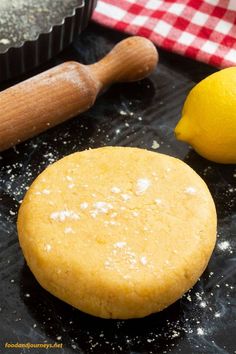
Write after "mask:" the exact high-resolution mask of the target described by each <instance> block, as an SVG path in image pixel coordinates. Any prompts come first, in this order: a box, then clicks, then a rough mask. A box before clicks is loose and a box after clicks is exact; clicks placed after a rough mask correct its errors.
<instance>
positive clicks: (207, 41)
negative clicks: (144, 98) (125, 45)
mask: <svg viewBox="0 0 236 354" xmlns="http://www.w3.org/2000/svg"><path fill="white" fill-rule="evenodd" d="M93 20H95V21H96V22H98V23H100V24H102V25H105V26H107V27H111V28H113V29H116V30H119V31H123V32H127V33H130V34H135V35H140V36H144V37H147V38H149V39H151V40H152V41H153V42H154V43H156V44H157V45H158V46H159V47H162V48H165V49H167V50H170V51H173V52H176V53H179V54H182V55H184V56H188V57H191V58H193V59H196V60H199V61H202V62H205V63H208V64H211V65H214V66H217V67H221V68H223V67H228V66H235V65H236V0H204V1H200V0H178V1H174V0H136V1H135V0H118V1H115V0H98V5H97V8H96V10H95V12H94V14H93Z"/></svg>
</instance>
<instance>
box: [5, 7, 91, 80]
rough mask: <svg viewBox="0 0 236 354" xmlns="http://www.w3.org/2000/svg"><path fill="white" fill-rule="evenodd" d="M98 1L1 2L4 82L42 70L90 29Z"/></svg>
mask: <svg viewBox="0 0 236 354" xmlns="http://www.w3.org/2000/svg"><path fill="white" fill-rule="evenodd" d="M96 3H97V0H54V1H51V0H38V1H35V0H1V1H0V81H4V80H8V79H12V78H14V77H16V76H19V75H21V74H24V73H26V72H28V71H29V70H31V69H33V68H35V67H37V66H39V65H40V64H42V63H44V62H46V61H47V60H49V59H51V58H52V57H54V56H56V55H57V54H58V53H59V52H60V51H62V50H63V49H64V48H66V47H67V46H68V45H69V44H71V43H72V42H73V40H74V39H75V38H76V37H77V36H78V34H79V33H81V31H82V30H83V29H84V28H85V27H86V26H87V24H88V21H89V19H90V17H91V15H92V12H93V10H94V8H95V6H96Z"/></svg>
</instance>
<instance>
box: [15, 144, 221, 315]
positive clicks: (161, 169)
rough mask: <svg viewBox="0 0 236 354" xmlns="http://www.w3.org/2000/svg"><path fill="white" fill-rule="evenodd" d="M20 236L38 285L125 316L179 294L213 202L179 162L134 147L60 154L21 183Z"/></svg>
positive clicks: (193, 274) (199, 264) (187, 283)
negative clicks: (23, 188) (24, 190)
mask: <svg viewBox="0 0 236 354" xmlns="http://www.w3.org/2000/svg"><path fill="white" fill-rule="evenodd" d="M18 233H19V240H20V244H21V247H22V250H23V253H24V256H25V258H26V261H27V263H28V266H29V267H30V269H31V271H32V272H33V274H34V275H35V277H36V279H37V280H38V282H39V283H40V284H41V286H42V287H43V288H45V289H46V290H48V291H49V292H50V293H52V294H53V295H55V296H57V297H58V298H60V299H61V300H64V301H65V302H67V303H68V304H71V305H73V306H74V307H76V308H78V309H80V310H81V311H84V312H87V313H89V314H92V315H95V316H99V317H103V318H120V319H126V318H135V317H143V316H146V315H149V314H151V313H154V312H157V311H161V310H163V309H164V308H166V307H167V306H169V305H170V304H172V303H173V302H175V301H176V300H177V299H179V298H180V297H181V296H182V295H183V294H184V293H185V292H186V291H187V290H188V289H190V288H191V287H192V286H193V285H194V284H195V283H196V281H197V280H198V278H199V276H200V275H201V274H202V273H203V271H204V269H205V268H206V266H207V263H208V261H209V258H210V256H211V253H212V251H213V248H214V245H215V240H216V212H215V206H214V202H213V200H212V197H211V195H210V192H209V191H208V189H207V186H206V184H205V183H204V182H203V180H202V179H201V178H200V177H199V176H198V175H197V174H196V173H195V172H194V171H193V170H192V169H191V168H190V167H189V166H188V165H186V164H185V163H184V162H182V161H180V160H178V159H175V158H173V157H170V156H167V155H163V154H158V153H154V152H150V151H146V150H143V149H137V148H127V147H105V148H99V149H94V150H87V151H83V152H78V153H75V154H72V155H69V156H67V157H65V158H63V159H61V160H59V161H58V162H56V163H54V164H52V165H51V166H49V167H48V168H47V169H46V170H45V171H44V172H43V173H41V174H40V175H39V176H38V178H36V180H35V181H34V183H33V184H32V185H31V187H30V188H29V190H28V192H27V193H26V196H25V198H24V201H23V203H22V205H21V208H20V211H19V217H18Z"/></svg>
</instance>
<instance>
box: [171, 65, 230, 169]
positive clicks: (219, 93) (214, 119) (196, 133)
mask: <svg viewBox="0 0 236 354" xmlns="http://www.w3.org/2000/svg"><path fill="white" fill-rule="evenodd" d="M175 136H176V138H177V139H178V140H182V141H185V142H187V143H189V144H190V145H192V147H193V148H194V149H195V150H196V151H197V152H198V153H199V154H200V155H202V156H203V157H205V158H207V159H208V160H211V161H215V162H220V163H236V67H232V68H228V69H224V70H221V71H218V72H216V73H214V74H212V75H210V76H208V77H207V78H206V79H204V80H202V81H201V82H200V83H199V84H197V85H196V86H195V87H194V88H193V89H192V90H191V91H190V93H189V95H188V97H187V99H186V101H185V103H184V107H183V111H182V118H181V119H180V121H179V123H178V124H177V126H176V128H175Z"/></svg>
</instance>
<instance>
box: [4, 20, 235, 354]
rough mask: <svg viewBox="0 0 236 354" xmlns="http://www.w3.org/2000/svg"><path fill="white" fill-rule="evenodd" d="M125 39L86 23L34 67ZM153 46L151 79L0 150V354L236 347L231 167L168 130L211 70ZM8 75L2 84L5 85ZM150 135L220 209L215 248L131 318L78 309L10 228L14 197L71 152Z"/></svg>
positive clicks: (88, 59)
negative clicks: (42, 276) (44, 282)
mask: <svg viewBox="0 0 236 354" xmlns="http://www.w3.org/2000/svg"><path fill="white" fill-rule="evenodd" d="M124 37H125V36H124V35H122V34H120V33H117V32H113V31H111V30H108V29H105V28H102V27H99V26H97V25H95V24H91V25H90V26H89V27H88V29H87V30H85V31H84V33H83V34H82V35H81V36H80V38H79V39H78V40H77V41H76V42H74V44H73V45H72V46H71V47H70V48H68V49H67V50H65V51H64V52H63V53H62V54H61V55H59V56H58V58H56V59H55V60H53V61H52V62H50V63H49V64H47V65H46V66H44V67H41V68H40V70H38V72H39V71H42V70H45V69H46V68H48V67H50V66H54V65H56V64H59V63H61V62H63V61H65V60H68V59H69V60H78V61H80V62H82V63H92V62H94V61H96V60H98V59H99V58H101V57H102V56H103V55H104V54H105V53H107V52H108V51H109V50H110V49H111V48H112V46H113V45H114V44H115V43H116V42H118V41H119V40H121V39H123V38H124ZM159 53H160V63H159V65H158V67H157V69H156V70H155V72H154V73H153V74H152V75H151V76H150V77H149V78H148V79H145V80H143V81H140V82H136V83H129V84H125V83H124V84H119V85H115V86H113V87H112V88H110V89H109V90H107V91H106V92H105V93H104V94H103V95H102V96H100V97H99V98H98V100H97V102H96V103H95V105H94V107H92V108H91V109H90V110H89V111H88V112H86V113H84V114H81V115H80V116H79V117H76V118H74V119H72V120H70V121H68V122H67V123H65V124H62V125H60V126H58V127H56V128H54V129H51V130H49V131H48V132H46V133H44V134H41V135H40V136H38V137H35V138H34V139H31V140H30V141H27V142H26V143H23V144H21V145H19V146H17V147H16V148H14V149H10V150H8V151H5V152H3V153H1V155H0V164H1V170H0V171H1V172H0V284H1V291H0V337H1V343H0V353H2V352H3V353H13V352H15V353H28V352H29V351H28V350H26V349H5V348H4V344H5V342H8V343H16V342H19V343H27V342H30V343H44V342H45V343H54V342H55V341H56V342H59V343H63V347H64V349H50V350H49V352H50V353H52V354H54V353H66V354H67V353H68V354H70V353H74V352H77V353H101V354H109V353H133V354H135V353H136V354H138V353H143V354H144V353H158V354H159V353H173V354H174V353H182V354H195V353H196V354H197V353H199V354H211V353H212V354H213V353H214V354H215V353H219V354H227V353H230V354H232V353H236V338H235V334H236V323H235V319H236V316H235V315H236V308H235V306H236V298H235V295H236V291H235V286H236V280H235V273H236V271H235V266H236V257H235V249H236V189H235V187H236V168H235V166H233V165H225V166H224V165H219V164H214V163H210V162H209V161H207V160H205V159H203V158H201V157H200V156H198V155H197V154H196V153H195V152H194V151H193V150H191V149H190V147H189V146H187V145H186V144H183V143H181V142H178V141H176V140H175V138H174V135H173V129H174V127H175V125H176V123H177V121H178V119H179V118H180V113H181V108H182V105H183V102H184V100H185V97H186V95H187V93H188V92H189V90H190V89H191V88H192V87H193V86H194V84H195V83H197V82H198V81H200V80H201V79H203V78H204V77H205V76H207V75H209V74H211V73H212V72H214V71H215V70H216V69H214V68H211V67H209V66H207V65H204V64H201V63H197V62H193V61H192V60H189V59H186V58H182V57H180V56H178V55H174V54H171V53H167V52H164V51H162V50H160V51H159ZM34 73H36V72H34ZM34 73H30V75H33V74H34ZM22 79H23V78H22V77H21V78H19V80H18V81H20V80H22ZM15 82H16V81H15ZM13 83H14V82H8V83H4V84H2V85H1V89H4V88H5V87H7V86H10V85H12V84H13ZM154 140H156V141H157V142H158V143H159V144H160V147H159V148H158V149H157V150H155V151H158V152H162V153H167V154H169V155H172V156H176V157H178V158H180V159H182V160H184V161H185V162H186V163H188V164H189V165H190V166H191V167H192V168H193V169H194V170H195V171H196V172H198V173H199V174H200V176H201V177H202V178H203V179H204V180H205V181H206V183H207V185H208V187H209V189H210V191H211V192H212V195H213V198H214V200H215V203H216V208H217V213H218V241H217V245H216V248H215V251H214V254H213V256H212V258H211V261H210V263H209V266H208V268H207V270H206V271H205V273H204V275H203V276H202V277H201V279H200V281H199V282H198V283H197V284H196V285H195V287H194V288H193V289H192V290H191V291H190V292H189V293H188V294H186V295H185V296H184V297H183V298H182V299H181V300H180V301H178V302H176V303H175V304H174V305H172V306H171V307H169V308H168V309H167V310H165V311H163V312H161V313H158V314H155V315H152V316H149V317H147V318H144V319H139V320H129V321H114V320H101V319H98V318H94V317H92V316H89V315H86V314H83V313H81V312H80V311H78V310H76V309H73V308H72V307H70V306H69V305H67V304H65V303H63V302H61V301H60V300H58V299H56V298H55V297H53V296H52V295H50V294H49V293H47V292H46V291H44V290H43V289H42V288H41V287H40V286H39V285H38V284H37V282H36V280H35V279H34V277H33V275H32V274H31V272H30V271H29V269H28V267H27V266H26V264H25V262H24V259H23V256H22V253H21V250H20V248H19V244H18V240H17V232H16V219H17V210H18V207H19V203H20V201H21V200H22V198H23V196H24V194H25V191H26V188H27V187H28V186H29V185H30V183H31V182H32V181H33V179H34V178H35V177H36V176H37V175H38V174H39V173H40V172H41V171H42V170H43V169H44V168H45V167H46V166H47V165H48V164H50V163H52V162H53V161H56V160H58V159H59V158H61V157H63V156H65V155H67V154H70V153H72V152H75V151H80V150H84V149H87V148H89V147H91V148H93V147H99V146H105V145H122V146H137V147H141V148H147V149H150V150H152V145H153V141H154ZM30 352H32V353H44V352H46V350H45V349H31V350H30Z"/></svg>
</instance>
